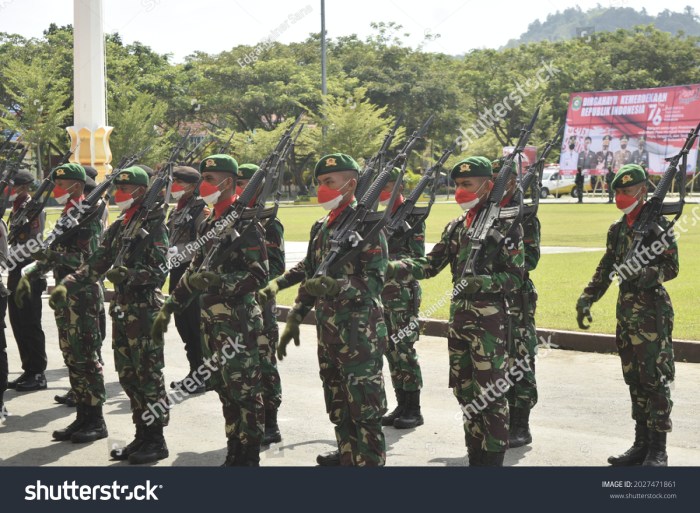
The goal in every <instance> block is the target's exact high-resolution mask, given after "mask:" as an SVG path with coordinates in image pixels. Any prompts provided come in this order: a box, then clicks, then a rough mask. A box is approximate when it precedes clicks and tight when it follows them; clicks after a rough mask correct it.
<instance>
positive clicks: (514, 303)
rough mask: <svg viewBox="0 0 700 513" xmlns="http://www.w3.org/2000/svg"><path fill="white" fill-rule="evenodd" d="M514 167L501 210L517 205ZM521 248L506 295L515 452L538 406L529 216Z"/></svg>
mask: <svg viewBox="0 0 700 513" xmlns="http://www.w3.org/2000/svg"><path fill="white" fill-rule="evenodd" d="M503 161H504V159H503V158H500V159H498V160H494V161H493V162H492V163H491V164H492V166H493V171H494V174H495V173H497V172H498V170H499V169H500V167H501V165H502V164H503ZM516 175H517V171H516V168H515V163H513V173H512V175H511V176H510V178H509V179H508V183H507V185H506V192H505V195H504V197H503V201H502V202H501V206H503V207H505V206H515V205H517V202H518V200H517V198H516V197H515V193H516ZM521 226H522V229H523V246H524V249H525V270H524V273H525V274H524V276H523V284H522V287H520V289H518V290H515V291H513V293H511V294H508V304H507V307H508V309H509V311H510V317H509V319H508V329H509V334H508V353H509V356H510V358H509V360H508V368H511V369H512V368H514V366H517V365H518V362H526V363H527V364H526V365H521V366H520V369H521V370H522V377H521V378H520V379H518V380H516V381H514V383H513V386H511V387H510V389H509V390H508V393H507V394H506V396H507V397H508V411H509V412H510V423H509V425H510V428H509V436H508V447H509V448H510V449H514V448H517V447H522V446H523V445H528V444H530V443H532V434H531V433H530V411H531V410H532V408H534V407H535V405H536V404H537V380H536V379H535V357H536V354H537V327H536V325H535V310H536V309H537V290H536V289H535V284H534V283H533V282H532V279H531V278H530V272H531V271H534V270H535V268H536V267H537V263H538V262H539V260H540V220H539V219H538V218H537V216H535V215H533V216H528V217H527V218H526V219H525V220H524V221H523V222H522V223H521Z"/></svg>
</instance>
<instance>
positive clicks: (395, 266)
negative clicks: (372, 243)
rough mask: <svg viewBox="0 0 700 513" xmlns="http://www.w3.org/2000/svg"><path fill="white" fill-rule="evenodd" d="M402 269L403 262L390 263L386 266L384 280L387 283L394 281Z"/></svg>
mask: <svg viewBox="0 0 700 513" xmlns="http://www.w3.org/2000/svg"><path fill="white" fill-rule="evenodd" d="M400 268H401V262H400V261H398V260H394V261H389V262H387V264H386V271H384V279H385V280H386V281H389V280H393V279H394V278H396V274H397V273H398V271H399V269H400Z"/></svg>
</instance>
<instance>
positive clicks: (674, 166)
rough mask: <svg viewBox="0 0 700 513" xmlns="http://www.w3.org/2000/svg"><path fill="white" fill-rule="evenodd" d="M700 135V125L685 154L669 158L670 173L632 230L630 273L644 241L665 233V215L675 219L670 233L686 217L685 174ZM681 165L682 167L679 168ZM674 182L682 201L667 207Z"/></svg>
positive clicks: (627, 260) (688, 139)
mask: <svg viewBox="0 0 700 513" xmlns="http://www.w3.org/2000/svg"><path fill="white" fill-rule="evenodd" d="M699 132H700V123H699V124H698V126H696V127H695V128H694V129H693V130H691V131H690V132H689V133H688V136H687V137H686V139H685V142H684V143H683V147H682V148H681V151H680V152H678V153H677V154H676V155H674V156H673V157H668V158H666V161H667V162H668V167H667V168H666V171H664V174H663V176H662V177H661V180H660V181H659V184H658V185H657V186H656V190H655V191H654V194H653V195H652V197H651V198H650V199H649V201H647V202H646V203H645V204H644V206H643V207H642V210H641V211H640V212H639V216H637V219H636V220H635V222H634V225H633V226H632V233H633V236H632V245H631V246H630V249H629V251H627V255H626V256H625V259H624V263H623V264H622V266H627V267H626V268H627V269H634V268H636V267H637V266H633V267H630V266H629V264H630V262H631V261H632V260H635V259H636V258H637V257H636V255H638V254H639V251H640V250H641V248H642V245H643V242H644V239H645V238H647V237H648V236H649V235H650V234H652V233H653V234H654V235H656V236H657V237H658V236H659V235H661V234H662V233H663V232H664V230H663V229H662V228H661V226H659V223H658V220H659V218H660V217H661V216H664V215H675V217H674V218H673V220H672V221H671V225H670V226H669V228H668V230H671V229H672V228H673V225H675V224H676V221H677V220H678V218H679V217H680V216H681V214H682V213H683V205H684V204H685V178H686V176H685V174H686V169H687V166H688V153H689V152H690V150H691V149H692V148H693V145H694V144H695V140H696V139H697V137H698V133H699ZM679 163H680V166H679V165H678V164H679ZM674 179H677V180H678V187H679V194H680V198H679V200H678V201H677V202H674V203H664V198H665V197H666V194H667V193H668V191H669V190H670V189H671V185H672V184H673V180H674ZM622 266H621V267H622ZM635 277H636V276H635Z"/></svg>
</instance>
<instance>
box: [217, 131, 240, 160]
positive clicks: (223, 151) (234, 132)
mask: <svg viewBox="0 0 700 513" xmlns="http://www.w3.org/2000/svg"><path fill="white" fill-rule="evenodd" d="M235 134H236V131H235V130H231V135H230V136H229V138H228V140H227V141H226V142H225V143H224V144H222V145H221V148H219V151H217V153H219V154H221V153H226V150H228V147H229V146H230V145H231V140H232V139H233V136H234V135H235Z"/></svg>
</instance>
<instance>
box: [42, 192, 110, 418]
mask: <svg viewBox="0 0 700 513" xmlns="http://www.w3.org/2000/svg"><path fill="white" fill-rule="evenodd" d="M70 208H74V207H72V206H71V207H70ZM69 215H70V213H69ZM88 215H89V214H88ZM101 236H102V221H101V219H100V217H99V216H93V217H92V218H91V219H89V220H88V221H87V222H84V223H82V224H81V225H80V226H79V227H78V228H77V229H76V231H75V232H74V233H73V234H72V235H71V236H70V237H69V238H67V239H66V240H63V241H61V242H58V243H55V244H54V245H52V248H51V251H52V258H51V260H50V261H47V262H37V264H36V269H35V270H33V271H32V272H31V273H29V276H30V280H32V276H36V275H39V276H40V275H44V274H45V273H47V272H48V271H49V270H53V273H54V278H55V279H56V283H60V282H61V280H62V279H63V278H65V277H66V276H67V275H69V274H70V273H72V272H75V271H76V270H77V269H78V268H79V267H80V266H81V265H82V264H84V263H85V262H86V261H87V260H88V259H89V258H90V255H92V254H93V253H95V251H97V248H98V246H99V244H100V237H101ZM54 255H55V256H54ZM102 305H103V295H102V289H101V288H100V285H99V283H90V284H89V285H87V286H86V287H84V288H81V289H80V290H77V291H76V292H74V293H71V294H69V295H68V296H67V304H66V306H65V307H63V308H58V309H56V310H55V311H54V316H55V318H56V326H57V327H58V343H59V347H60V348H61V353H62V354H63V361H64V362H65V364H66V367H68V379H69V381H70V384H71V389H72V390H73V392H74V393H75V396H76V402H78V403H81V404H87V405H90V406H101V405H102V404H104V402H105V385H104V376H103V373H102V365H101V364H100V362H99V358H98V352H99V350H100V346H101V345H102V337H101V332H100V326H99V312H100V309H101V308H103V306H102Z"/></svg>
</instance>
